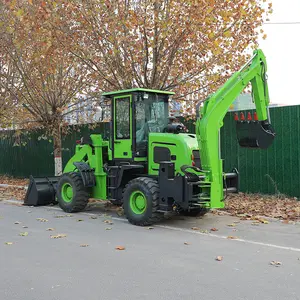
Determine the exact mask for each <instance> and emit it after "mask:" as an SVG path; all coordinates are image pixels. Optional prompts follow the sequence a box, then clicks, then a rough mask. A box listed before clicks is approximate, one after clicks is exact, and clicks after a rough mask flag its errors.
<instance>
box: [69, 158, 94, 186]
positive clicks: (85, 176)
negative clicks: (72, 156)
mask: <svg viewBox="0 0 300 300" xmlns="http://www.w3.org/2000/svg"><path fill="white" fill-rule="evenodd" d="M73 165H74V166H75V167H76V168H77V170H78V171H79V173H80V175H81V178H82V181H83V185H84V186H85V187H93V186H95V185H96V179H95V169H92V168H90V166H89V165H88V164H87V163H85V162H73Z"/></svg>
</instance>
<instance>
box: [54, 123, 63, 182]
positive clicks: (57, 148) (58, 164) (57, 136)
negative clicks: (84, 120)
mask: <svg viewBox="0 0 300 300" xmlns="http://www.w3.org/2000/svg"><path fill="white" fill-rule="evenodd" d="M53 146H54V172H55V174H54V175H55V176H60V175H61V174H62V155H61V154H62V150H61V131H60V127H59V125H58V126H57V129H56V130H55V131H54V132H53Z"/></svg>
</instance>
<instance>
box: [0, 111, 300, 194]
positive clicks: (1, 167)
mask: <svg viewBox="0 0 300 300" xmlns="http://www.w3.org/2000/svg"><path fill="white" fill-rule="evenodd" d="M244 113H245V112H244ZM270 116H271V123H272V125H273V127H274V128H275V131H276V138H275V141H274V143H273V145H272V146H271V147H270V148H269V149H267V150H259V149H255V150H253V149H244V148H240V147H239V146H238V143H237V139H236V129H235V122H234V120H233V113H228V114H227V115H226V117H225V119H224V126H223V127H222V129H221V153H222V158H223V159H224V171H226V172H230V171H231V170H232V168H237V169H238V170H239V173H240V190H241V191H243V192H251V193H256V192H260V193H269V194H274V193H282V194H286V195H289V196H294V197H300V188H299V181H300V153H299V149H300V145H299V144H300V141H299V137H300V119H299V117H300V106H287V107H276V108H270ZM187 126H188V128H189V130H190V132H195V126H194V124H193V122H192V121H190V122H188V123H187ZM75 128H76V127H75ZM108 128H109V124H108V123H103V124H98V126H97V128H96V129H94V130H92V131H91V130H89V129H88V127H87V126H85V127H83V128H81V129H80V128H76V129H75V130H74V131H72V133H71V134H70V135H68V136H66V137H65V138H64V139H63V148H64V149H63V165H65V164H66V162H67V161H68V159H69V158H70V157H71V156H72V154H73V153H74V149H75V141H76V139H79V138H80V137H81V136H82V135H88V134H89V133H91V132H95V133H102V132H105V136H106V137H107V136H108ZM77 130H79V132H78V131H77ZM5 135H6V136H7V138H5V139H3V138H1V139H0V149H1V155H0V158H1V159H0V174H8V175H13V176H17V177H28V176H29V175H30V174H33V175H35V176H45V175H49V174H50V175H52V174H54V166H53V144H52V143H49V142H48V141H47V140H38V137H39V136H40V135H41V132H39V133H31V134H30V135H29V136H25V137H22V138H21V141H22V139H24V141H25V142H27V144H26V145H25V146H18V147H13V144H14V142H15V141H16V138H14V137H13V133H12V132H9V133H6V134H5Z"/></svg>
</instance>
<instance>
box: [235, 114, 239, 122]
mask: <svg viewBox="0 0 300 300" xmlns="http://www.w3.org/2000/svg"><path fill="white" fill-rule="evenodd" d="M238 120H239V115H238V114H237V113H235V114H234V121H238Z"/></svg>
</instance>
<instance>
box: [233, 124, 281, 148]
mask: <svg viewBox="0 0 300 300" xmlns="http://www.w3.org/2000/svg"><path fill="white" fill-rule="evenodd" d="M236 132H237V139H238V142H239V145H240V146H241V147H243V148H260V149H267V148H269V147H270V146H271V145H272V143H273V140H274V138H275V131H274V129H273V128H272V126H271V124H270V123H268V122H267V121H257V120H247V121H246V120H239V121H237V122H236Z"/></svg>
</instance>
